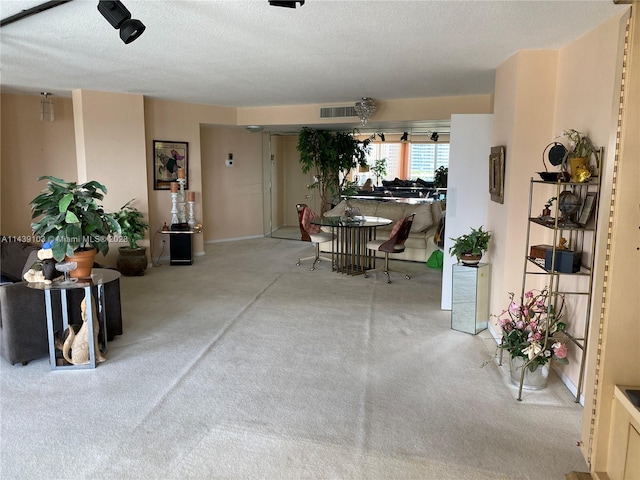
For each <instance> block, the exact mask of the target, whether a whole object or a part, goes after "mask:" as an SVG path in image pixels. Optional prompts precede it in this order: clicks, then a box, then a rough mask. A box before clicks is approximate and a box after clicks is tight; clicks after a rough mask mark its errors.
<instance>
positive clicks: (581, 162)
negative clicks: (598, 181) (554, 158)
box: [569, 157, 590, 182]
mask: <svg viewBox="0 0 640 480" xmlns="http://www.w3.org/2000/svg"><path fill="white" fill-rule="evenodd" d="M569 171H570V172H571V181H572V182H584V181H585V180H586V179H587V178H589V177H588V176H587V177H586V178H585V175H586V174H589V176H590V173H589V169H588V168H587V159H586V158H584V157H571V158H569ZM585 172H586V173H585Z"/></svg>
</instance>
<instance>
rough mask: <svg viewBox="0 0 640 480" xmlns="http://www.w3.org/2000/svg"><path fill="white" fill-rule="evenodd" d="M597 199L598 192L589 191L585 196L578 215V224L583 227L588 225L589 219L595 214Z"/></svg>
mask: <svg viewBox="0 0 640 480" xmlns="http://www.w3.org/2000/svg"><path fill="white" fill-rule="evenodd" d="M597 200H598V194H597V193H596V192H589V193H587V194H586V196H585V197H584V201H583V202H582V208H581V209H580V216H579V217H578V224H579V225H580V226H581V227H582V228H584V227H586V226H587V223H589V220H591V215H593V211H594V210H595V206H596V201H597Z"/></svg>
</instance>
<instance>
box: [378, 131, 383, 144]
mask: <svg viewBox="0 0 640 480" xmlns="http://www.w3.org/2000/svg"><path fill="white" fill-rule="evenodd" d="M378 137H380V140H381V141H383V142H384V133H382V132H380V133H379V134H378Z"/></svg>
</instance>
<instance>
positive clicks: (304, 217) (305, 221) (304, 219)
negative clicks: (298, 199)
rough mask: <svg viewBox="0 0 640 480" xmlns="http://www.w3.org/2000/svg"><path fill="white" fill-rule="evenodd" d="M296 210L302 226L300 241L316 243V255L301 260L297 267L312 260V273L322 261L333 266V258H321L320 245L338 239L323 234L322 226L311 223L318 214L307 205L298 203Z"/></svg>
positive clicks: (328, 234) (331, 234) (332, 235)
mask: <svg viewBox="0 0 640 480" xmlns="http://www.w3.org/2000/svg"><path fill="white" fill-rule="evenodd" d="M296 210H297V211H298V224H299V225H300V240H302V241H303V242H312V243H315V249H316V254H315V255H314V256H311V257H305V258H299V259H298V263H296V265H298V266H300V264H301V263H302V262H304V261H305V260H311V259H313V263H312V264H311V268H310V269H309V270H311V271H313V270H315V268H316V263H320V261H321V260H326V261H329V262H331V264H332V265H333V260H332V259H331V258H328V257H322V256H320V244H321V243H323V242H329V241H332V240H333V239H334V238H335V237H336V236H335V234H333V233H329V232H323V231H322V230H321V229H320V225H314V224H313V223H311V221H312V220H313V219H314V218H315V216H316V214H315V212H314V211H313V210H311V209H310V208H309V206H308V205H307V204H305V203H297V204H296Z"/></svg>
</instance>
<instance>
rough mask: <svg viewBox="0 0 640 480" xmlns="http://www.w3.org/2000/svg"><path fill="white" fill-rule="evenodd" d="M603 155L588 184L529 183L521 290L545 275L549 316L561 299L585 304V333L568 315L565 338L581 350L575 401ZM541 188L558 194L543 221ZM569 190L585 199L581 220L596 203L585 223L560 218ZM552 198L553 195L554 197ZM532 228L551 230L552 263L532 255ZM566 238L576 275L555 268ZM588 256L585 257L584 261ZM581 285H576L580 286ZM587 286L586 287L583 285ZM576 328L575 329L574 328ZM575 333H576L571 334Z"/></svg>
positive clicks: (584, 339)
mask: <svg viewBox="0 0 640 480" xmlns="http://www.w3.org/2000/svg"><path fill="white" fill-rule="evenodd" d="M603 155H604V149H603V148H600V149H599V150H598V152H597V153H596V166H595V172H596V174H597V176H592V177H591V178H589V179H588V180H587V181H585V182H561V181H557V182H548V181H543V180H536V179H534V178H532V179H531V181H530V186H529V213H528V222H527V235H526V238H527V241H526V247H525V261H524V269H523V274H522V291H521V296H522V297H524V293H525V290H526V286H527V278H528V277H529V276H536V275H544V276H546V280H545V284H546V287H547V289H548V290H549V298H550V299H551V301H552V304H550V305H549V306H548V309H549V313H550V312H551V311H552V310H553V309H557V308H558V302H559V298H560V297H562V298H563V299H564V298H567V297H577V298H581V299H582V301H584V302H586V304H585V307H584V308H585V321H584V328H582V331H580V332H575V327H576V325H575V323H576V322H575V320H576V319H575V318H572V316H571V312H566V315H567V317H566V321H565V323H566V324H567V331H566V332H565V333H564V335H565V336H566V338H567V341H569V342H571V343H573V344H574V345H575V346H576V347H577V348H579V349H580V351H581V353H580V373H579V377H578V382H577V385H576V390H577V391H576V402H579V401H580V395H581V393H582V384H583V381H584V370H585V357H586V353H587V352H586V345H587V337H588V332H589V317H590V315H591V297H592V295H593V263H594V259H595V246H596V236H597V225H598V204H599V201H600V181H601V178H602V177H601V175H600V165H601V159H602V158H603ZM539 189H546V190H547V191H549V192H555V197H556V201H555V209H554V216H553V217H549V218H544V217H541V216H538V217H535V216H533V214H532V208H533V206H532V202H533V197H534V191H538V190H539ZM566 191H569V192H571V193H573V194H574V195H576V196H578V197H579V198H580V199H581V200H582V207H581V208H580V209H579V211H578V212H577V213H578V218H580V217H581V216H582V210H583V209H584V208H585V204H586V202H585V200H586V199H587V198H588V197H591V198H589V200H590V201H592V202H593V207H592V213H591V214H590V215H589V216H588V218H587V220H586V221H585V222H584V223H580V222H577V221H575V220H574V221H571V220H570V219H569V220H567V219H564V221H563V219H562V218H561V217H560V213H561V211H560V205H559V204H560V201H559V199H560V195H561V193H562V192H566ZM552 195H553V194H552ZM532 227H533V228H543V229H549V230H551V231H552V237H553V238H552V241H551V245H550V252H551V259H550V260H551V262H550V265H549V262H545V261H544V259H540V258H534V257H532V256H531V255H530V251H531V230H532ZM563 238H565V239H566V240H567V244H568V245H569V247H570V249H571V250H573V251H575V252H581V261H580V266H579V270H578V271H576V272H571V273H569V272H560V271H558V270H557V268H556V266H557V265H556V262H557V252H559V251H560V250H561V249H560V248H559V247H560V245H561V243H560V242H561V239H563ZM585 257H586V258H585ZM580 277H582V278H583V280H582V281H580V282H575V281H574V282H569V281H568V279H571V278H573V279H576V278H580ZM567 283H571V284H573V285H571V287H573V288H569V287H568V286H567ZM578 283H579V284H580V286H576V285H577V284H578ZM582 285H584V287H583V286H582ZM572 320H573V321H572ZM572 327H573V328H572ZM570 332H573V333H570ZM521 396H522V382H521V384H520V390H519V392H518V400H520V399H521Z"/></svg>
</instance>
